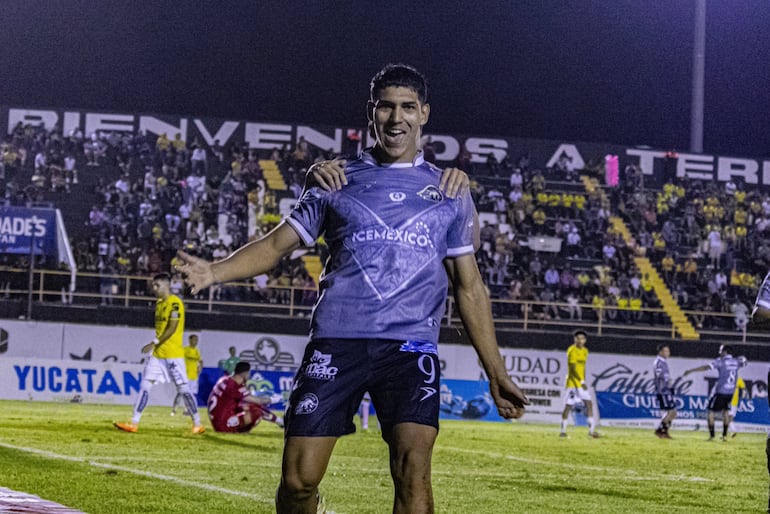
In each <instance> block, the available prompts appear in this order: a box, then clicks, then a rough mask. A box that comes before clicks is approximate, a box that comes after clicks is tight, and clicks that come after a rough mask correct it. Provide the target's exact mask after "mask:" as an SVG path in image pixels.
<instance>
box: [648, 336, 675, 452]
mask: <svg viewBox="0 0 770 514" xmlns="http://www.w3.org/2000/svg"><path fill="white" fill-rule="evenodd" d="M670 356H671V349H669V347H668V345H667V344H665V343H663V344H659V345H658V355H657V357H655V362H654V363H653V366H652V367H653V371H654V373H655V379H654V380H655V392H656V393H657V395H658V403H659V404H660V409H661V410H664V411H666V413H665V414H664V415H663V418H662V419H661V420H660V424H659V425H658V428H657V429H655V435H656V436H658V437H660V438H661V439H671V436H670V435H669V434H668V429H669V428H670V427H671V422H672V421H673V420H674V418H675V417H676V401H675V399H674V391H673V389H672V387H671V373H670V372H669V370H668V358H669V357H670Z"/></svg>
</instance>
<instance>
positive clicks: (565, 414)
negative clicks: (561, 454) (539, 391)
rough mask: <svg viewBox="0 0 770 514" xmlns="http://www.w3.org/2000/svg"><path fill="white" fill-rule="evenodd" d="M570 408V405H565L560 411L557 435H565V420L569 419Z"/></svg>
mask: <svg viewBox="0 0 770 514" xmlns="http://www.w3.org/2000/svg"><path fill="white" fill-rule="evenodd" d="M571 410H572V406H570V405H565V406H564V410H563V411H561V430H560V431H559V437H567V420H568V419H569V413H570V411H571Z"/></svg>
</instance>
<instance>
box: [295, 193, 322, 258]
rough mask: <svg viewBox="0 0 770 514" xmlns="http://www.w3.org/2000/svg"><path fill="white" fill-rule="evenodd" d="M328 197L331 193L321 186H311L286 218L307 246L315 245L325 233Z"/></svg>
mask: <svg viewBox="0 0 770 514" xmlns="http://www.w3.org/2000/svg"><path fill="white" fill-rule="evenodd" d="M328 199H329V193H327V192H326V191H324V190H323V189H321V188H320V187H311V188H310V189H308V190H306V191H305V192H304V193H303V194H302V197H300V199H299V200H298V201H297V203H296V204H295V205H294V209H292V211H291V213H290V214H289V216H288V217H287V218H286V222H287V223H288V224H289V225H290V226H291V227H292V228H293V229H294V230H295V231H296V232H297V234H298V235H299V237H300V239H301V240H302V243H303V244H304V245H305V246H313V245H314V244H315V242H316V240H317V239H318V237H319V236H320V235H321V234H322V233H323V224H324V217H325V213H326V205H327V203H328Z"/></svg>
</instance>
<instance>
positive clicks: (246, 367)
mask: <svg viewBox="0 0 770 514" xmlns="http://www.w3.org/2000/svg"><path fill="white" fill-rule="evenodd" d="M244 371H251V364H249V363H248V362H244V361H239V362H238V364H236V365H235V371H234V372H233V374H234V375H237V374H239V373H243V372H244Z"/></svg>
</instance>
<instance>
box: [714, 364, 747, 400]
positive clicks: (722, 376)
mask: <svg viewBox="0 0 770 514" xmlns="http://www.w3.org/2000/svg"><path fill="white" fill-rule="evenodd" d="M745 365H746V361H745V360H742V359H736V358H735V357H733V356H732V355H725V356H724V357H720V358H719V359H716V360H713V361H711V362H710V363H709V367H710V368H711V369H715V370H717V373H719V375H718V376H717V384H716V387H715V389H714V392H715V393H716V394H733V393H734V392H735V384H736V382H737V381H738V370H739V369H740V368H742V367H743V366H745Z"/></svg>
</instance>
